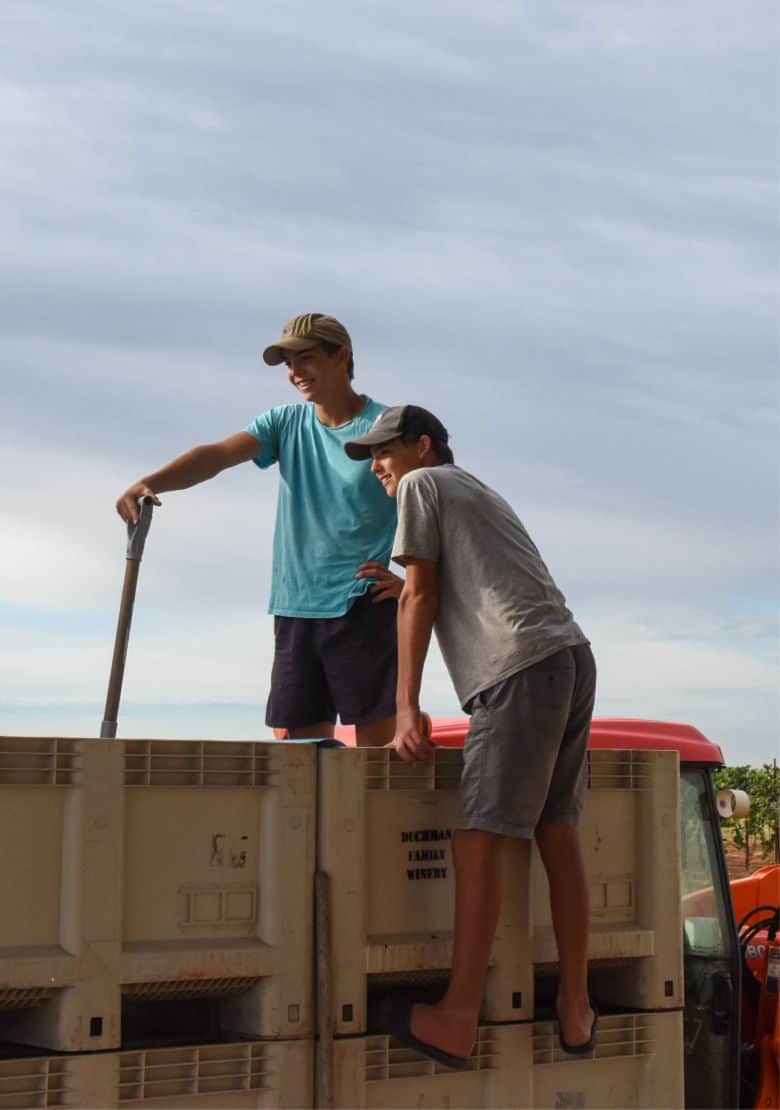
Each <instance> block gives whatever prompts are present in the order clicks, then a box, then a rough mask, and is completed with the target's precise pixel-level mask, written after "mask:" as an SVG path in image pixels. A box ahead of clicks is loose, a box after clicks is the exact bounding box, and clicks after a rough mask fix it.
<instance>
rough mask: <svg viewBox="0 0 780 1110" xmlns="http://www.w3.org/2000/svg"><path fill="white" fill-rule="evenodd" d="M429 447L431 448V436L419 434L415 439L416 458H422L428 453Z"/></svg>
mask: <svg viewBox="0 0 780 1110" xmlns="http://www.w3.org/2000/svg"><path fill="white" fill-rule="evenodd" d="M430 449H431V437H430V436H426V435H421V436H420V438H419V439H418V440H417V456H418V458H421V459H422V458H424V457H425V456H426V455H427V454H428V452H429V451H430Z"/></svg>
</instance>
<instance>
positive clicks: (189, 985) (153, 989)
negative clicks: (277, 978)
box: [122, 975, 260, 1001]
mask: <svg viewBox="0 0 780 1110" xmlns="http://www.w3.org/2000/svg"><path fill="white" fill-rule="evenodd" d="M259 982H260V976H257V975H242V976H236V977H235V978H233V979H161V980H159V981H158V982H155V983H123V984H122V997H123V998H132V999H146V1000H147V1001H161V1000H163V999H166V998H228V997H230V996H231V995H234V994H243V992H244V991H248V990H249V989H250V988H251V987H253V986H255V984H256V983H259Z"/></svg>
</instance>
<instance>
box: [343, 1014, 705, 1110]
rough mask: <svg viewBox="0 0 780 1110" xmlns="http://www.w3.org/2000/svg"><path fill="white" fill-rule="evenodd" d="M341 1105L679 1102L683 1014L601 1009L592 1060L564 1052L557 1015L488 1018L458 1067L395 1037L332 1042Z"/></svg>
mask: <svg viewBox="0 0 780 1110" xmlns="http://www.w3.org/2000/svg"><path fill="white" fill-rule="evenodd" d="M334 1090H335V1099H334V1104H335V1106H336V1107H337V1108H338V1110H354V1108H355V1107H372V1108H376V1110H395V1108H397V1110H402V1108H405V1107H410V1106H431V1107H433V1106H446V1107H449V1108H450V1110H459V1108H463V1110H466V1108H476V1107H484V1108H486V1110H487V1108H492V1107H496V1108H498V1107H513V1108H517V1110H530V1108H531V1107H533V1108H534V1110H547V1108H548V1107H549V1108H550V1110H553V1108H554V1110H560V1108H561V1107H587V1106H590V1107H597V1108H603V1107H615V1108H617V1107H619V1108H621V1110H629V1108H634V1107H636V1108H647V1110H666V1108H668V1110H679V1108H680V1107H682V1106H683V1105H684V1092H683V1022H682V1014H681V1013H680V1012H677V1011H675V1012H669V1011H667V1012H665V1013H653V1014H615V1015H610V1016H604V1017H602V1019H601V1023H600V1037H599V1044H598V1046H597V1048H596V1052H595V1054H594V1056H593V1057H592V1058H588V1059H582V1060H580V1059H578V1058H576V1057H573V1056H568V1055H566V1054H565V1053H563V1052H562V1051H561V1049H560V1047H559V1044H558V1038H557V1032H556V1026H555V1024H554V1023H553V1022H533V1023H531V1022H527V1023H523V1024H520V1025H499V1026H481V1027H480V1029H479V1037H478V1041H477V1044H476V1045H475V1048H474V1051H473V1053H472V1056H471V1059H470V1060H469V1063H468V1069H467V1070H465V1071H461V1072H453V1071H450V1070H448V1069H446V1068H443V1067H441V1066H439V1065H438V1064H435V1063H434V1062H433V1061H431V1060H428V1059H427V1058H426V1057H424V1056H421V1055H419V1053H416V1052H414V1051H412V1050H411V1049H407V1048H403V1047H401V1046H400V1045H399V1044H398V1043H397V1042H396V1041H393V1040H392V1038H390V1037H354V1038H349V1039H347V1040H339V1041H336V1043H335V1045H334Z"/></svg>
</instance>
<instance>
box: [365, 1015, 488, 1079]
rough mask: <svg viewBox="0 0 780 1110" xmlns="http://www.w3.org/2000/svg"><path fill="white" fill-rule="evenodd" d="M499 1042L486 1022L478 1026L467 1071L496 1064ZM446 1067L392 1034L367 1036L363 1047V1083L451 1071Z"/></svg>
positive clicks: (445, 1073) (447, 1073)
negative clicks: (400, 1043) (401, 1043)
mask: <svg viewBox="0 0 780 1110" xmlns="http://www.w3.org/2000/svg"><path fill="white" fill-rule="evenodd" d="M498 1052H499V1050H498V1044H497V1042H496V1038H495V1036H494V1035H493V1030H492V1029H491V1028H490V1027H489V1026H485V1027H483V1028H480V1029H479V1032H478V1038H477V1043H476V1045H475V1046H474V1051H473V1052H472V1053H471V1056H470V1057H469V1060H468V1063H467V1064H466V1071H486V1070H488V1069H492V1068H496V1067H498ZM451 1074H452V1073H451V1072H450V1070H449V1068H445V1067H444V1065H443V1064H437V1063H436V1061H435V1060H430V1059H428V1057H427V1056H422V1055H421V1054H420V1053H419V1052H415V1051H414V1049H413V1048H404V1047H402V1046H401V1045H399V1044H398V1042H397V1041H395V1040H393V1038H392V1037H387V1036H383V1037H367V1038H366V1047H365V1079H366V1083H376V1082H385V1081H387V1080H388V1079H408V1078H410V1077H411V1076H415V1075H451Z"/></svg>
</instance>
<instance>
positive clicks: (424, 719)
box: [417, 712, 433, 740]
mask: <svg viewBox="0 0 780 1110" xmlns="http://www.w3.org/2000/svg"><path fill="white" fill-rule="evenodd" d="M417 731H418V732H419V734H420V736H422V737H423V738H424V739H425V740H430V738H431V734H432V733H433V723H432V721H431V718H430V717H429V716H428V714H427V713H422V712H421V713H420V716H419V719H418V721H417Z"/></svg>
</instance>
